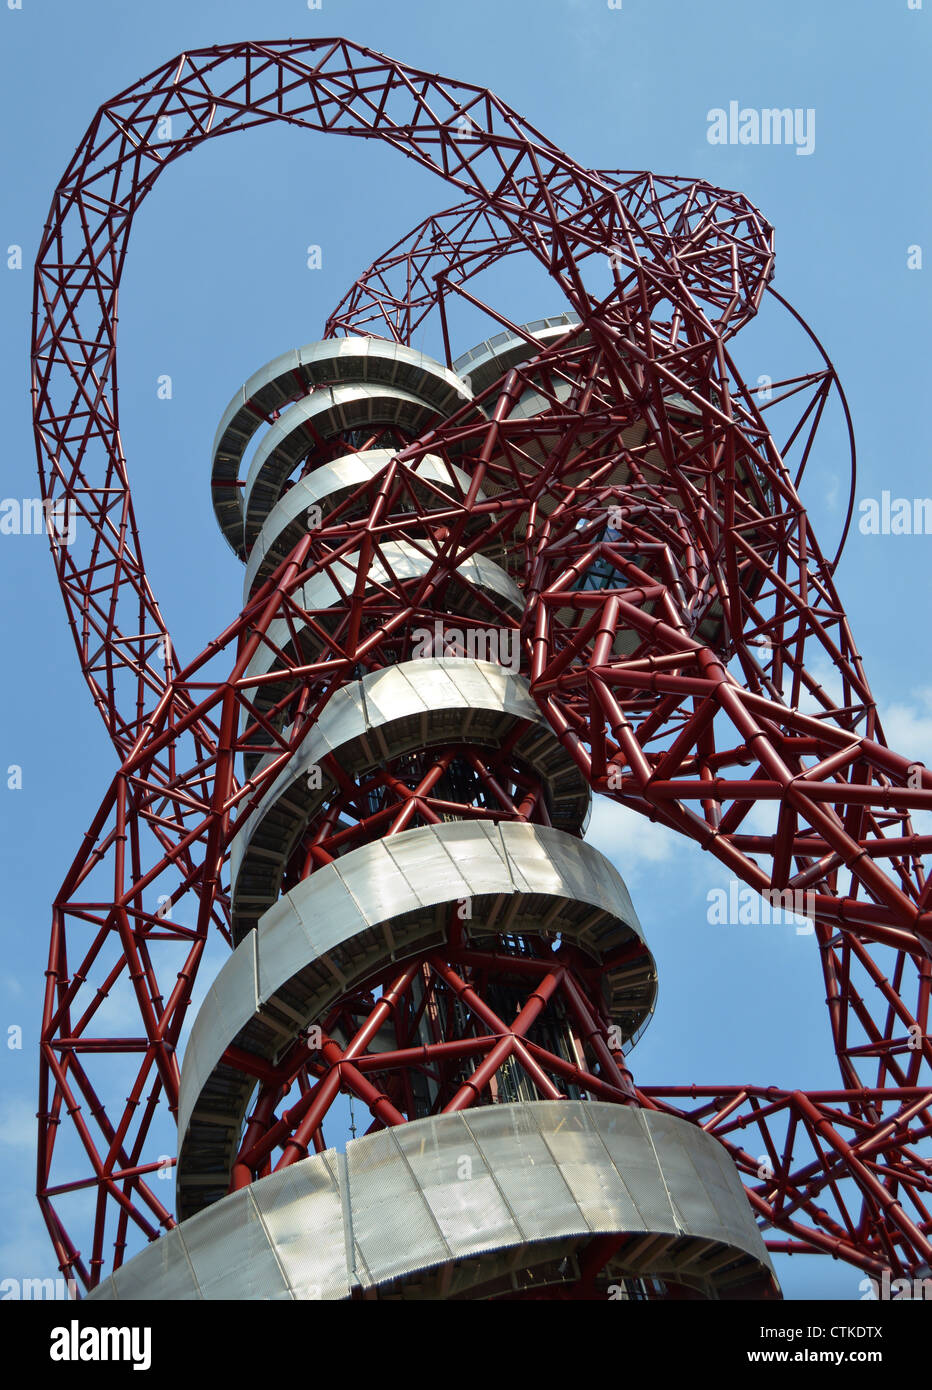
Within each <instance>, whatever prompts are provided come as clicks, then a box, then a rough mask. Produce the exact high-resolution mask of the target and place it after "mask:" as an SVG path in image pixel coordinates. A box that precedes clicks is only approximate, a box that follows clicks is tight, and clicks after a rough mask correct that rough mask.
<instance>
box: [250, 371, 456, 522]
mask: <svg viewBox="0 0 932 1390" xmlns="http://www.w3.org/2000/svg"><path fill="white" fill-rule="evenodd" d="M436 414H437V411H436V408H435V407H434V406H432V405H430V404H428V403H427V402H425V401H424V400H423V398H422V397H421V396H419V395H414V393H413V392H411V391H402V390H400V389H399V388H398V387H396V386H392V387H389V386H382V385H376V386H366V385H363V384H358V383H355V382H354V383H351V384H350V383H348V384H346V385H344V386H329V387H326V388H324V389H322V390H320V391H315V392H314V393H313V395H310V396H305V397H304V399H303V400H300V401H298V402H297V404H295V405H293V406H292V407H291V408H290V409H289V410H286V411H285V412H284V414H283V415H282V416H280V418H279V419H278V420H276V421H275V423H274V425H272V427H271V429H270V430H269V431H268V433H267V434H266V435H265V437H264V438H263V440H262V442H261V444H260V445H259V447H258V448H257V449H256V452H255V454H254V455H253V458H252V462H251V464H250V466H249V472H248V473H247V475H246V486H245V487H244V488H243V519H244V526H245V534H246V544H247V545H249V544H250V543H251V541H252V540H253V539H254V538H255V536H256V534H258V530H259V527H260V526H261V525H262V523H263V521H264V520H265V511H264V509H263V513H262V515H257V514H256V496H257V495H258V494H257V489H258V488H259V486H260V485H262V486H263V487H269V488H270V489H271V493H272V495H274V496H275V498H276V500H277V498H278V493H279V490H280V488H281V485H282V483H283V482H284V481H285V479H286V478H287V477H288V474H289V473H290V472H291V471H292V469H293V468H294V467H295V466H296V464H297V463H298V460H299V458H300V457H301V455H302V454H305V453H307V451H308V449H309V448H310V447H311V441H312V440H313V439H316V438H317V437H318V436H319V437H322V438H324V439H327V438H331V437H332V436H334V435H337V434H339V433H340V432H341V431H343V430H345V429H347V428H353V427H355V425H357V424H361V423H364V422H365V423H376V424H379V423H385V424H389V423H391V422H393V421H395V420H396V419H397V420H400V421H403V420H409V421H410V422H411V423H412V424H413V426H414V428H415V429H417V427H418V425H420V424H424V425H426V424H427V423H428V422H429V421H430V420H432V419H433V418H434V417H435V416H436ZM307 426H310V428H311V429H312V430H313V434H311V433H309V432H308V429H307V428H306V427H307Z"/></svg>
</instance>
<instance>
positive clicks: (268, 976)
mask: <svg viewBox="0 0 932 1390" xmlns="http://www.w3.org/2000/svg"><path fill="white" fill-rule="evenodd" d="M577 884H578V885H579V894H578V895H577V892H576V885H577ZM606 890H607V891H606ZM526 893H530V894H545V895H548V896H551V897H554V898H555V899H558V900H559V899H567V900H575V899H576V898H577V897H578V900H579V901H581V902H584V903H590V904H591V905H592V906H593V908H596V909H600V910H601V911H602V912H604V913H605V914H606V915H607V916H608V917H610V918H611V920H613V921H614V922H615V924H616V926H617V928H618V930H619V931H621V930H622V929H625V930H627V932H628V933H629V934H630V935H631V936H632V937H633V938H638V939H640V940H641V941H643V940H644V934H643V931H642V930H641V926H640V923H639V921H638V919H637V916H636V915H635V913H634V911H633V909H630V908H629V905H630V899H629V898H628V895H627V891H626V890H625V889H624V881H623V879H622V878H621V875H620V874H619V873H618V872H617V870H615V868H614V867H613V866H612V865H611V864H609V863H608V861H607V860H605V859H604V857H603V856H602V855H601V854H600V853H599V852H598V850H595V849H593V847H592V846H591V845H588V844H586V843H585V842H584V841H582V840H577V839H575V838H574V837H573V836H571V835H567V834H565V833H564V832H563V831H560V830H554V829H550V828H544V827H541V826H534V825H513V824H507V823H506V824H490V823H488V822H476V821H448V822H446V823H444V824H442V825H439V826H428V827H423V828H421V829H418V830H409V831H405V832H404V833H403V834H401V835H396V836H391V837H390V838H389V839H387V840H381V841H377V842H375V843H374V844H369V845H364V846H362V847H361V848H359V849H356V850H353V851H352V852H351V853H350V854H346V855H344V856H343V857H342V858H341V859H339V860H338V861H336V862H335V863H333V864H328V865H326V866H325V867H324V868H322V869H319V870H318V871H317V872H316V873H314V874H312V875H311V876H310V877H309V878H306V879H304V880H303V881H302V882H301V883H299V884H298V885H297V886H296V887H295V888H293V889H292V890H291V892H290V893H288V894H286V895H285V897H283V898H280V899H279V900H278V902H276V903H275V904H274V906H273V907H272V908H270V909H269V911H268V912H267V913H266V914H265V915H264V916H263V917H262V919H261V920H260V922H259V927H258V931H256V932H250V933H249V934H248V936H247V937H246V938H245V939H244V940H243V941H242V942H241V943H240V945H239V946H238V947H237V948H236V950H235V951H234V952H233V954H232V956H231V957H230V959H229V960H228V961H227V962H226V963H225V965H224V966H223V967H222V969H221V970H220V972H219V974H218V976H217V979H216V981H215V984H214V986H213V987H214V988H215V989H216V990H217V994H218V998H220V999H221V1000H222V1008H221V1009H220V1010H219V1012H218V1011H217V1010H210V1011H208V1012H206V1013H203V1014H201V1013H199V1014H198V1016H197V1018H196V1019H195V1021H194V1026H193V1028H192V1030H191V1036H190V1040H189V1042H188V1048H187V1050H186V1052H185V1057H184V1062H183V1065H182V1069H181V1089H180V1097H179V1112H178V1133H179V1138H180V1139H181V1141H182V1143H183V1141H184V1137H185V1133H186V1130H187V1126H188V1123H189V1121H190V1118H191V1115H192V1112H193V1110H194V1108H195V1106H196V1105H197V1103H198V1097H199V1096H200V1093H201V1091H202V1090H203V1088H204V1086H205V1085H206V1083H207V1081H208V1079H209V1077H210V1075H211V1074H212V1072H213V1071H214V1069H215V1068H216V1067H217V1066H218V1065H219V1062H220V1059H221V1057H222V1056H223V1053H224V1052H225V1051H226V1049H227V1047H228V1046H229V1045H230V1043H231V1042H232V1041H233V1040H234V1038H235V1037H236V1036H237V1034H238V1033H239V1031H240V1030H241V1029H242V1028H243V1027H245V1025H246V1023H247V1022H248V1020H249V1019H250V1017H252V1016H253V1015H254V1014H255V1012H256V1011H257V1010H258V1008H259V1007H260V1006H261V1005H262V1004H263V1003H264V1002H265V1001H267V1000H269V999H271V998H272V996H273V995H275V994H277V993H278V991H279V990H280V989H282V988H283V987H285V986H287V985H289V984H290V983H291V981H292V980H294V978H295V977H296V976H297V975H299V974H300V973H301V971H302V970H303V969H304V968H305V966H307V965H308V964H309V963H310V962H312V961H314V960H317V959H319V958H321V957H322V956H325V955H326V954H327V953H328V952H330V951H332V950H333V949H334V948H335V947H336V946H338V945H341V944H343V943H348V942H351V941H352V940H353V939H354V938H356V937H358V936H361V935H362V934H363V933H364V932H365V931H366V929H367V928H369V927H373V926H375V925H377V924H379V923H389V924H390V922H391V920H392V919H394V918H396V917H400V916H402V915H403V914H405V913H413V912H417V911H418V910H419V909H422V908H423V907H424V905H425V904H435V903H444V902H446V903H453V902H455V901H457V900H459V899H462V898H478V897H482V896H484V895H501V896H504V897H509V898H510V897H513V896H514V895H515V894H521V895H523V894H526ZM622 912H624V915H623V916H621V913H622ZM482 926H483V924H482V922H481V920H480V919H477V920H475V921H473V922H472V923H471V929H472V930H474V931H476V932H477V933H478V932H481V930H482ZM526 929H531V930H533V927H532V926H530V927H529V928H526ZM425 930H426V927H425ZM563 930H564V931H565V932H569V931H571V930H572V927H571V925H570V924H566V926H564V927H563ZM583 944H584V945H585V944H587V943H583ZM253 951H255V952H256V955H257V958H258V966H257V967H256V966H254V964H253V963H252V961H251V959H247V960H246V961H245V963H244V957H248V956H249V953H250V952H253ZM647 965H648V968H650V969H651V971H652V962H650V960H649V957H648V961H647ZM257 973H258V981H257ZM257 984H258V1000H257V998H256V989H257ZM651 1006H652V998H651V991H648V998H647V1001H646V1003H645V1004H644V1006H643V1010H642V1012H641V1015H640V1020H639V1021H640V1022H643V1020H644V1018H646V1017H647V1015H648V1013H649V1010H650V1008H651ZM189 1058H190V1061H189ZM178 1181H179V1183H180V1182H181V1181H182V1173H181V1164H180V1163H179V1179H178Z"/></svg>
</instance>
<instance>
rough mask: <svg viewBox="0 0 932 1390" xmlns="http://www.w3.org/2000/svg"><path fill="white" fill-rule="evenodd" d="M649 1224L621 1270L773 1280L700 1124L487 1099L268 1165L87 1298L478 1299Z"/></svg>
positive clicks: (727, 1165)
mask: <svg viewBox="0 0 932 1390" xmlns="http://www.w3.org/2000/svg"><path fill="white" fill-rule="evenodd" d="M668 1153H669V1161H668V1159H667V1154H668ZM698 1173H703V1174H705V1175H706V1183H707V1185H708V1187H709V1188H713V1189H715V1190H716V1191H717V1192H719V1193H722V1194H727V1196H722V1197H720V1198H719V1202H720V1203H721V1206H719V1204H718V1203H717V1204H715V1205H713V1204H712V1203H711V1202H708V1201H706V1200H705V1198H704V1197H703V1195H702V1193H701V1192H700V1193H699V1194H698V1195H697V1194H696V1193H695V1191H694V1189H693V1184H694V1181H695V1178H696V1175H697V1174H698ZM632 1174H634V1175H636V1181H635V1186H636V1187H637V1188H638V1189H639V1193H640V1202H639V1205H638V1209H637V1210H635V1209H634V1208H633V1207H632V1205H631V1201H630V1195H629V1194H630V1191H631V1186H632ZM713 1174H714V1175H715V1177H714V1179H713V1177H712V1175H713ZM647 1212H649V1213H651V1214H652V1215H651V1216H649V1217H647V1216H645V1213H647ZM687 1212H688V1213H689V1215H688V1216H687V1215H685V1213H687ZM641 1232H643V1233H645V1234H646V1235H648V1236H655V1237H658V1238H659V1239H657V1240H656V1241H655V1242H654V1243H653V1245H652V1247H651V1249H650V1251H649V1252H648V1253H647V1254H645V1255H643V1256H637V1257H633V1259H632V1261H631V1262H629V1264H628V1265H627V1266H626V1265H625V1263H624V1260H625V1256H624V1253H623V1252H622V1253H621V1254H619V1255H618V1256H617V1257H616V1265H615V1266H613V1268H615V1267H618V1268H620V1269H621V1272H622V1273H625V1272H628V1273H639V1274H644V1275H659V1276H661V1277H663V1276H667V1277H674V1278H677V1277H680V1276H682V1275H683V1273H684V1271H685V1272H686V1273H691V1274H693V1275H696V1276H698V1277H700V1278H701V1279H702V1281H703V1291H704V1292H706V1293H707V1294H709V1293H713V1294H714V1291H715V1290H716V1288H718V1287H725V1286H729V1287H734V1286H735V1282H736V1281H737V1286H738V1287H739V1289H740V1285H741V1283H742V1282H748V1283H749V1282H751V1281H755V1280H757V1279H759V1278H760V1277H761V1276H766V1275H769V1276H770V1277H771V1278H773V1266H772V1264H771V1261H770V1258H769V1256H768V1254H767V1251H766V1249H765V1246H764V1242H763V1240H762V1238H761V1235H760V1232H759V1231H758V1229H757V1226H756V1225H755V1222H754V1219H753V1216H752V1214H751V1209H750V1206H749V1204H748V1201H747V1197H746V1196H745V1193H744V1191H743V1189H742V1187H741V1184H740V1181H739V1179H738V1174H737V1171H736V1169H735V1168H734V1166H733V1164H732V1163H731V1160H730V1159H729V1157H728V1154H727V1153H726V1151H725V1149H724V1148H723V1147H722V1146H721V1145H720V1144H718V1142H717V1141H716V1140H714V1139H713V1138H711V1137H710V1136H709V1135H708V1134H706V1133H705V1132H704V1131H703V1130H701V1129H699V1128H698V1127H697V1126H694V1125H691V1124H689V1123H688V1122H687V1121H686V1120H682V1119H678V1118H677V1117H675V1116H669V1115H660V1114H658V1113H656V1112H652V1111H641V1110H638V1109H636V1108H632V1107H628V1106H616V1105H606V1104H603V1103H600V1102H595V1101H588V1102H584V1101H538V1102H533V1103H530V1104H524V1105H493V1106H486V1107H483V1108H482V1109H478V1110H469V1111H465V1112H462V1113H459V1114H452V1115H440V1116H434V1117H432V1118H430V1119H425V1120H416V1121H413V1122H412V1123H410V1124H407V1125H402V1126H399V1127H398V1128H395V1129H388V1130H382V1131H379V1132H377V1133H375V1134H371V1135H366V1136H364V1137H363V1138H360V1139H355V1140H351V1141H350V1143H349V1144H347V1147H346V1156H345V1159H344V1158H343V1157H342V1156H341V1155H338V1154H336V1153H335V1152H334V1151H333V1150H328V1151H327V1152H326V1153H323V1154H317V1155H314V1156H313V1157H311V1158H307V1159H304V1160H303V1161H302V1162H300V1163H297V1164H294V1165H292V1166H291V1167H289V1168H286V1169H283V1170H281V1171H280V1172H277V1173H273V1174H272V1175H271V1176H269V1177H267V1178H263V1179H261V1181H259V1182H256V1183H254V1184H252V1186H251V1187H249V1188H246V1189H243V1190H242V1191H240V1192H238V1193H234V1194H232V1195H231V1196H228V1197H224V1198H223V1199H222V1200H221V1201H219V1202H216V1203H215V1204H214V1205H213V1206H211V1207H209V1208H208V1209H207V1210H205V1211H202V1212H200V1213H198V1215H197V1216H195V1217H192V1218H191V1219H190V1220H189V1221H185V1222H183V1223H182V1224H181V1226H179V1227H176V1228H175V1229H174V1230H173V1231H171V1232H169V1233H168V1234H167V1235H165V1236H164V1237H163V1238H162V1239H161V1240H160V1241H159V1242H157V1243H156V1244H155V1245H154V1246H150V1247H149V1248H147V1249H146V1250H145V1251H143V1252H142V1254H140V1255H138V1256H136V1257H135V1259H133V1260H131V1261H130V1262H129V1263H128V1264H127V1265H125V1266H124V1267H123V1268H122V1269H120V1270H118V1271H117V1272H116V1274H115V1275H113V1276H112V1277H111V1278H110V1279H109V1280H107V1281H105V1282H104V1284H102V1285H101V1286H100V1288H99V1289H97V1290H96V1291H95V1292H94V1293H92V1294H91V1295H90V1297H91V1298H92V1299H94V1300H99V1299H106V1298H114V1297H116V1298H118V1299H121V1298H125V1299H139V1298H151V1299H165V1298H189V1299H196V1298H205V1299H219V1298H223V1299H260V1298H266V1299H267V1298H275V1299H278V1298H300V1299H323V1300H326V1301H333V1300H339V1299H345V1298H347V1297H348V1296H349V1293H350V1288H351V1285H352V1283H353V1282H356V1283H358V1284H359V1285H360V1286H361V1288H362V1289H363V1291H365V1290H367V1289H370V1290H373V1291H376V1290H379V1289H381V1290H382V1292H383V1293H389V1294H390V1295H393V1296H398V1295H399V1292H401V1293H402V1294H403V1286H404V1285H405V1283H407V1284H408V1285H409V1286H410V1288H411V1289H412V1290H413V1291H414V1292H416V1293H417V1294H419V1295H420V1296H423V1297H426V1298H437V1297H443V1296H444V1292H445V1291H446V1290H448V1288H452V1289H455V1290H462V1289H463V1288H468V1287H470V1285H471V1284H475V1283H476V1282H477V1281H478V1282H479V1288H478V1293H479V1296H480V1297H481V1296H482V1292H483V1288H482V1286H483V1285H486V1286H488V1287H491V1286H492V1284H493V1281H494V1280H495V1279H496V1278H498V1277H500V1276H501V1275H502V1274H504V1273H507V1272H508V1271H509V1270H513V1269H534V1268H535V1267H540V1268H542V1269H543V1270H544V1272H545V1273H546V1272H547V1271H546V1268H545V1267H546V1266H547V1265H548V1264H549V1266H550V1269H551V1272H550V1273H549V1274H548V1275H547V1277H548V1278H550V1279H557V1278H559V1277H560V1276H559V1273H558V1272H557V1271H555V1270H554V1269H553V1264H554V1261H555V1260H557V1259H559V1258H560V1257H561V1256H563V1255H566V1254H572V1253H573V1252H574V1251H575V1250H577V1249H578V1248H579V1247H580V1245H582V1244H584V1243H585V1242H586V1241H587V1240H588V1239H590V1238H591V1236H592V1235H593V1234H594V1233H611V1234H617V1235H622V1236H623V1235H628V1234H631V1235H637V1234H639V1233H641ZM348 1250H349V1252H350V1261H349V1264H348V1263H347V1259H346V1254H347V1251H348ZM454 1262H455V1263H456V1269H455V1270H448V1267H449V1266H451V1265H452V1264H453V1263H454ZM726 1265H730V1266H731V1268H728V1269H726V1268H724V1266H726ZM447 1272H448V1273H449V1275H450V1276H452V1281H450V1282H449V1283H448V1282H444V1281H445V1280H446V1279H447ZM392 1283H393V1284H394V1287H392V1288H388V1287H387V1286H388V1285H390V1284H392ZM774 1286H776V1281H775V1279H774Z"/></svg>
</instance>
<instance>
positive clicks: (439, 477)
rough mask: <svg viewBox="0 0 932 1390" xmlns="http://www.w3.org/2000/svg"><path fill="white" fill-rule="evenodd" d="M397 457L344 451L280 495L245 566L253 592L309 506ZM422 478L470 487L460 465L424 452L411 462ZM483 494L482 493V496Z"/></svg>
mask: <svg viewBox="0 0 932 1390" xmlns="http://www.w3.org/2000/svg"><path fill="white" fill-rule="evenodd" d="M394 457H395V450H393V449H368V450H366V451H365V452H363V453H357V454H344V455H343V456H342V458H338V459H334V460H332V462H330V463H325V464H321V466H320V467H319V468H315V469H314V471H313V472H312V473H309V474H308V476H307V477H306V478H300V479H299V480H298V481H297V482H296V483H295V484H294V486H293V487H292V488H290V489H289V490H288V492H286V493H285V495H284V496H283V497H280V498H279V499H278V501H277V502H276V503H275V506H274V507H273V508H272V510H271V511H270V512H269V514H268V516H267V517H266V518H265V521H264V522H263V523H262V529H261V530H260V531H259V534H258V536H257V537H256V539H255V541H254V542H253V545H252V549H251V550H250V552H249V560H248V562H247V565H246V589H247V592H251V591H252V590H253V589H254V588H255V587H256V584H257V582H258V581H261V580H264V579H266V578H267V577H268V576H267V573H266V571H268V569H269V566H268V565H267V564H266V563H265V560H266V556H267V555H268V554H269V552H270V551H271V550H273V549H274V548H275V546H276V544H277V543H278V541H279V537H280V536H281V535H282V533H283V532H284V531H286V530H287V529H288V527H289V526H293V525H294V523H295V522H297V521H299V520H303V519H304V518H305V517H306V515H307V509H308V508H309V507H311V506H314V505H319V504H321V503H323V502H326V501H328V500H329V501H330V502H331V503H334V502H335V500H336V499H337V498H338V497H339V495H340V493H343V492H349V491H351V490H352V489H353V488H358V487H360V486H361V485H362V484H363V483H367V482H369V481H370V480H371V479H372V478H373V477H375V475H376V474H377V473H379V472H380V471H381V470H382V469H383V468H385V466H386V464H388V463H389V462H390V461H391V460H392V459H393V458H394ZM408 467H409V468H411V469H412V471H413V472H415V473H416V474H417V476H418V477H419V478H425V479H427V480H428V481H430V482H432V483H435V484H436V485H437V486H438V487H441V488H444V489H446V490H447V491H449V492H451V493H452V494H453V495H454V496H457V495H458V493H459V491H460V490H462V491H463V492H465V491H466V490H467V489H468V487H469V478H468V476H467V475H466V474H465V473H463V472H462V471H461V470H460V469H458V468H453V467H452V466H451V465H450V464H447V463H445V462H444V461H443V459H440V458H438V457H437V455H436V454H424V455H423V457H421V458H420V459H416V460H415V461H414V463H412V464H409V465H408ZM481 496H484V494H482V493H480V497H481Z"/></svg>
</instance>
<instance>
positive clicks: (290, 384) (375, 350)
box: [212, 337, 481, 555]
mask: <svg viewBox="0 0 932 1390" xmlns="http://www.w3.org/2000/svg"><path fill="white" fill-rule="evenodd" d="M333 381H343V382H345V381H356V382H370V383H381V384H383V385H386V386H398V387H405V388H407V389H408V390H411V391H414V392H415V393H416V394H417V396H418V397H419V398H421V399H422V400H424V401H425V402H428V403H429V404H431V405H432V406H433V407H434V409H435V410H436V411H439V412H443V413H445V414H452V413H453V412H454V411H456V410H458V409H459V408H460V407H461V406H463V405H464V404H467V403H468V402H469V401H470V399H471V393H470V391H469V389H468V387H467V386H466V384H465V383H464V382H463V381H461V380H460V379H459V377H457V376H456V375H455V374H454V373H453V372H451V371H450V370H449V369H448V368H446V367H444V366H442V365H441V364H440V363H439V362H436V361H434V359H433V358H431V357H428V356H427V355H426V354H424V353H421V352H417V351H416V350H415V349H414V348H410V347H407V346H405V345H404V344H401V343H392V342H387V341H383V340H380V339H377V338H355V337H347V338H331V339H327V340H326V341H323V342H317V343H308V344H306V345H305V346H304V347H301V348H297V349H292V350H291V351H290V352H287V353H283V354H282V355H281V356H280V357H277V358H276V359H275V360H274V361H273V362H270V363H268V364H267V365H266V366H264V367H262V368H261V369H260V370H259V371H258V372H256V373H254V374H253V375H252V376H251V377H250V378H249V380H248V381H247V382H246V383H245V385H244V386H242V387H240V389H239V390H238V391H237V392H236V394H235V395H234V397H233V399H232V400H231V401H230V403H229V405H228V406H227V408H226V410H225V411H224V413H223V416H222V418H221V421H220V425H219V427H218V429H217V433H216V436H215V438H214V444H213V451H212V473H213V493H214V510H215V512H216V513H217V520H218V522H219V523H220V527H221V530H222V531H223V533H224V535H225V536H226V538H227V540H228V541H229V543H230V545H231V546H232V547H233V549H234V550H235V551H236V552H237V554H240V555H242V554H243V549H244V547H243V503H242V497H241V495H240V489H239V488H238V487H236V486H235V482H236V480H237V478H238V476H239V468H240V463H241V461H242V458H243V455H244V453H245V451H246V449H247V447H248V445H249V443H250V441H251V440H252V438H253V436H254V435H255V434H256V433H257V431H258V430H260V429H261V428H262V426H263V424H264V423H266V421H267V420H268V419H270V417H271V414H272V412H273V411H279V412H283V413H287V412H288V410H290V409H291V407H292V404H293V403H294V402H293V398H294V396H295V394H296V389H299V387H298V383H303V385H304V388H305V389H306V390H310V389H312V388H314V387H316V386H318V385H322V384H323V383H326V382H333ZM476 413H477V414H481V412H479V411H478V410H477V412H476ZM231 484H234V485H233V486H231Z"/></svg>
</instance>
